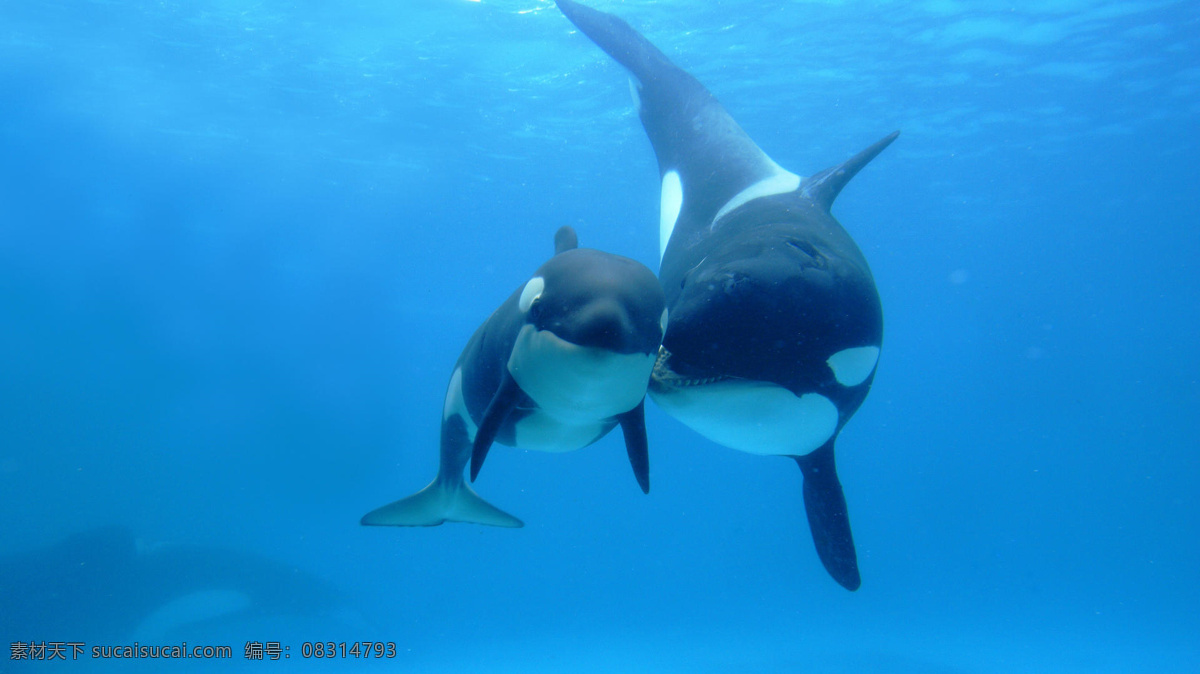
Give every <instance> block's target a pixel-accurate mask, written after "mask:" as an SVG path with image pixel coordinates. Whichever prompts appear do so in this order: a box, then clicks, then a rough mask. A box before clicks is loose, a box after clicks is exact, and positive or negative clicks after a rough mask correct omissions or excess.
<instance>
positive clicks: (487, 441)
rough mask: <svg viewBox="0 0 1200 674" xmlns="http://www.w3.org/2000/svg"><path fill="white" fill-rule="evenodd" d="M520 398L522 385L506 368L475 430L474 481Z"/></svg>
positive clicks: (472, 462) (472, 476)
mask: <svg viewBox="0 0 1200 674" xmlns="http://www.w3.org/2000/svg"><path fill="white" fill-rule="evenodd" d="M520 399H521V387H520V385H518V384H517V380H516V379H513V376H512V373H511V372H509V371H508V368H505V369H504V378H503V379H502V380H501V381H500V388H498V389H496V393H495V395H493V396H492V400H491V402H489V403H488V406H487V409H486V410H485V411H484V412H483V419H481V420H480V422H479V430H478V431H476V432H475V442H474V445H473V446H472V449H471V481H472V482H474V481H475V478H476V477H478V476H479V469H480V468H482V467H483V460H484V459H486V458H487V454H488V450H489V449H491V448H492V443H493V442H495V441H496V433H497V432H499V431H500V426H501V425H503V424H504V420H505V419H507V418H508V415H509V414H510V413H511V412H512V411H513V408H514V407H516V406H517V402H518V401H520Z"/></svg>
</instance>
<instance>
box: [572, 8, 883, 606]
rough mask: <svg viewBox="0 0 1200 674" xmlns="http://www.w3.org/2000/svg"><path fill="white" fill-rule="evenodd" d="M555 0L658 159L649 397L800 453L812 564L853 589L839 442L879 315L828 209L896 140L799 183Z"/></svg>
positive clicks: (863, 383) (727, 120)
mask: <svg viewBox="0 0 1200 674" xmlns="http://www.w3.org/2000/svg"><path fill="white" fill-rule="evenodd" d="M557 4H558V7H559V8H560V9H561V10H562V12H563V14H565V15H566V16H567V18H568V19H570V21H571V22H572V23H574V24H575V25H576V26H577V27H578V28H579V30H580V31H582V32H583V33H584V35H587V36H588V37H589V38H591V39H592V41H593V42H595V43H596V44H597V45H598V46H599V47H600V48H601V49H603V50H604V51H605V52H607V53H608V54H609V55H610V56H611V57H613V58H614V59H615V60H616V61H617V62H619V63H620V64H621V65H623V66H624V67H625V68H626V69H628V70H629V71H630V73H631V74H632V75H633V78H634V80H635V82H634V83H633V88H634V94H635V98H636V103H637V106H638V112H639V115H640V117H641V120H642V125H643V127H644V128H645V130H646V134H647V135H648V136H649V137H650V142H651V144H652V145H653V146H654V152H655V155H656V156H657V158H658V166H659V175H660V177H661V179H662V194H661V204H660V211H659V244H660V251H661V254H662V266H661V269H660V271H659V279H660V281H661V282H662V285H663V288H664V290H665V292H666V297H667V308H668V310H669V312H670V316H671V321H670V324H669V325H668V326H667V332H666V335H665V336H664V338H663V346H662V349H661V352H660V357H659V359H658V363H657V365H656V367H655V370H654V377H653V381H652V382H651V385H650V396H651V397H652V398H653V399H654V401H655V402H656V403H657V404H658V405H659V406H660V407H662V408H663V409H664V410H665V411H666V412H667V413H668V414H670V415H672V416H673V417H675V418H676V419H678V420H680V421H682V422H683V423H684V424H686V425H688V426H689V427H691V428H692V429H694V430H696V431H697V432H699V433H700V434H702V435H704V436H705V437H708V438H710V439H711V440H714V441H716V442H718V443H720V444H723V445H726V446H728V447H732V448H734V449H740V450H742V451H746V452H750V453H753V454H764V455H779V456H790V457H792V458H794V459H795V460H796V463H798V464H799V466H800V469H801V471H802V473H803V476H804V504H805V509H806V511H807V514H808V522H809V528H810V529H811V530H812V536H813V541H814V543H815V545H816V548H817V553H818V556H819V557H820V559H821V562H822V563H823V564H824V566H825V568H826V570H827V571H828V572H829V573H830V575H831V576H833V578H834V579H835V580H836V581H837V582H838V583H840V584H841V585H842V586H843V587H845V588H847V589H849V590H856V589H858V587H859V585H860V584H861V579H860V575H859V571H858V561H857V555H856V553H855V550H854V539H853V537H852V535H851V533H850V519H849V516H848V515H847V512H846V499H845V497H844V496H843V494H842V486H841V483H840V482H839V481H838V477H837V470H836V467H835V465H834V450H833V445H834V441H835V440H836V439H837V435H838V433H839V432H840V431H841V429H842V427H843V426H845V424H846V422H847V421H848V420H849V419H850V417H851V416H852V415H853V414H854V412H855V411H856V410H857V409H858V407H859V405H861V404H862V402H863V399H864V398H866V395H867V391H868V390H869V389H870V387H871V382H872V380H873V378H874V376H875V366H876V363H877V361H878V359H879V349H880V346H881V345H882V342H883V312H882V309H881V306H880V301H879V293H878V291H877V290H876V288H875V281H874V279H873V278H872V276H871V271H870V269H869V268H868V266H867V261H866V259H865V258H864V257H863V255H862V252H861V251H859V249H858V246H856V245H855V244H854V241H853V240H852V239H851V238H850V235H849V234H847V233H846V230H845V229H843V228H842V226H841V225H840V224H839V223H838V222H837V220H836V219H834V217H833V216H832V215H831V214H830V210H829V209H830V206H831V205H832V203H833V200H834V199H835V198H836V197H837V195H838V193H839V192H841V190H842V188H843V187H844V186H845V185H846V183H847V182H848V181H849V180H850V179H851V178H852V177H854V175H855V174H856V173H857V172H858V171H859V170H860V169H861V168H862V167H863V166H865V165H866V164H867V162H869V161H870V160H871V159H873V158H874V157H875V156H876V155H878V154H879V153H880V152H882V151H883V149H884V148H885V147H887V145H888V144H889V143H891V142H892V141H893V140H895V138H896V136H897V135H898V134H897V133H893V134H891V135H889V136H888V137H886V138H884V139H883V140H880V141H879V142H877V143H875V144H874V145H872V146H871V147H869V148H867V149H866V150H864V151H863V152H861V153H859V154H858V155H856V156H855V157H853V158H851V159H850V160H848V161H846V162H845V163H843V164H840V165H838V166H835V167H833V168H829V169H825V170H824V171H821V172H819V173H816V174H815V175H813V176H810V177H808V178H801V177H800V176H799V175H796V174H794V173H791V172H790V171H787V170H786V169H784V168H782V167H781V166H779V165H778V164H776V163H775V162H774V161H772V160H771V158H770V157H768V156H767V155H766V153H764V152H763V151H762V150H761V149H759V147H758V146H757V145H756V144H755V143H754V141H753V140H751V139H750V137H749V136H748V135H747V134H746V132H745V131H743V130H742V128H741V127H740V126H738V124H737V122H735V121H734V119H733V118H732V117H731V116H730V115H729V113H728V112H726V111H725V108H724V107H723V106H722V105H721V104H720V103H719V102H718V101H717V99H716V98H715V97H714V96H713V95H712V94H711V93H709V91H708V90H707V89H706V88H705V87H704V85H702V84H700V82H699V81H697V80H696V79H695V78H694V77H692V76H691V75H689V74H688V73H686V72H684V71H683V70H682V69H680V68H679V67H677V66H676V65H675V64H673V63H671V61H670V60H669V59H668V58H667V57H666V55H665V54H663V53H662V52H661V51H659V50H658V48H656V47H655V46H654V45H653V44H651V43H650V42H649V41H648V40H646V38H644V37H643V36H642V35H640V34H639V33H638V32H637V31H636V30H634V29H633V28H631V27H630V26H629V24H627V23H625V22H624V21H623V20H621V19H620V18H618V17H616V16H613V15H611V14H607V13H604V12H600V11H597V10H594V9H591V8H589V7H584V6H583V5H580V4H577V3H575V2H571V1H570V0H557Z"/></svg>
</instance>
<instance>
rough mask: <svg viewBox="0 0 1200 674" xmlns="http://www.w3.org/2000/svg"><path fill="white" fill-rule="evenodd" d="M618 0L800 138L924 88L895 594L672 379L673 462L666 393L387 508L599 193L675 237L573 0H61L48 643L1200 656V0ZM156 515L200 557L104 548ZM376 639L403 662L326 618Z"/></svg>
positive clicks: (429, 468) (807, 655) (23, 617)
mask: <svg viewBox="0 0 1200 674" xmlns="http://www.w3.org/2000/svg"><path fill="white" fill-rule="evenodd" d="M591 4H592V5H593V6H595V7H597V8H599V9H603V10H605V11H611V12H614V13H617V14H619V15H621V16H622V17H623V18H625V19H626V20H628V21H629V22H630V23H631V24H632V25H634V26H635V27H637V28H638V29H639V30H641V31H643V32H644V33H645V35H646V36H647V37H648V38H649V39H651V40H652V41H654V42H655V43H656V44H657V45H658V46H659V47H660V48H662V49H663V50H664V51H665V52H666V53H667V54H668V55H669V56H670V57H671V58H672V59H674V60H675V61H676V62H677V63H678V64H679V65H681V66H682V67H684V68H686V69H687V70H689V71H690V72H692V73H693V74H694V75H696V76H697V77H698V78H699V79H700V80H701V81H702V82H704V83H705V84H706V85H707V86H708V88H709V89H710V90H711V91H712V92H713V93H714V94H715V95H716V96H717V97H718V98H720V99H721V101H722V102H723V103H724V104H725V106H726V108H727V109H728V110H729V111H730V112H731V113H732V114H733V116H734V117H735V118H737V119H738V121H739V122H740V123H741V124H742V126H743V127H744V128H745V129H746V130H747V132H748V133H749V134H750V135H751V136H752V137H753V138H754V139H755V140H756V141H757V142H758V143H759V145H760V146H761V147H762V148H763V149H764V150H765V151H766V152H767V153H769V154H770V155H771V156H772V157H773V158H774V159H775V160H776V161H777V162H779V163H780V164H781V165H783V166H785V167H788V168H789V169H791V170H793V171H795V172H797V173H800V174H803V175H809V174H812V173H815V172H816V171H818V170H821V169H823V168H826V167H828V166H831V165H834V164H836V163H838V162H841V161H843V160H844V159H846V158H847V157H849V156H850V155H852V154H853V153H855V152H857V151H858V150H860V149H862V148H863V147H865V146H867V145H868V144H870V143H871V142H874V141H875V140H877V139H878V138H880V137H882V136H884V135H885V134H887V133H889V132H890V131H892V130H893V129H901V130H902V135H901V137H900V139H899V140H898V141H897V142H896V143H895V144H894V145H893V146H892V147H891V148H889V149H888V150H887V151H886V152H885V153H884V154H883V155H881V156H880V157H879V158H878V159H876V160H875V161H874V162H873V163H872V164H871V165H870V166H869V167H867V168H866V169H865V170H864V171H863V172H862V173H861V174H860V175H859V176H858V177H857V178H856V179H855V180H854V181H853V182H852V183H851V184H850V186H849V187H848V188H847V189H846V190H845V192H844V193H843V194H842V196H841V197H840V199H839V200H838V202H837V204H836V205H835V207H834V213H835V215H836V216H837V217H838V218H839V219H840V220H841V222H842V223H843V224H844V225H845V226H846V228H847V229H848V230H849V232H850V233H851V234H852V236H854V238H855V240H856V241H857V242H858V244H859V246H860V247H861V248H862V249H863V252H864V253H865V254H866V256H867V258H868V260H869V261H870V263H871V266H872V270H873V272H874V275H875V278H876V282H877V284H878V287H879V290H880V293H881V295H882V297H883V303H884V314H885V341H884V348H883V355H882V360H881V364H880V369H879V372H878V375H877V376H876V379H875V384H874V388H873V389H872V393H871V395H870V396H869V397H868V398H867V401H866V403H865V404H864V405H863V407H862V409H861V410H860V411H859V412H858V413H857V415H856V416H855V418H854V419H853V420H852V421H851V422H850V424H849V425H848V426H847V427H846V429H845V431H844V432H843V433H842V435H841V439H840V440H839V443H838V449H839V453H838V466H839V474H840V477H841V480H842V483H843V485H844V487H845V491H846V495H847V500H848V503H849V508H850V516H851V521H852V524H853V528H854V534H855V540H856V543H857V545H858V550H859V556H860V566H861V569H862V574H863V586H862V589H860V590H859V591H858V592H856V593H853V594H851V593H848V592H846V591H845V590H843V589H841V588H840V587H838V586H837V585H836V584H835V583H833V582H832V581H831V580H830V579H829V578H828V576H827V575H826V574H825V572H824V570H823V569H822V568H821V566H820V563H819V562H818V560H817V558H816V555H815V554H814V553H813V550H812V542H811V540H810V538H809V533H808V527H807V523H806V521H805V518H804V514H803V505H802V502H801V496H800V474H799V471H797V470H796V469H795V467H794V465H792V462H791V461H788V460H785V459H779V458H764V457H756V456H751V455H749V454H742V453H739V452H735V451H733V450H729V449H725V448H722V447H720V446H717V445H715V444H714V443H712V442H710V441H708V440H705V439H703V438H702V437H700V436H699V435H697V434H695V433H693V432H692V431H690V430H688V429H687V428H685V427H684V426H682V425H681V424H679V423H678V422H676V421H674V420H672V419H670V418H669V417H667V416H666V415H665V414H663V413H662V412H661V411H659V410H657V409H655V408H654V407H653V406H648V419H647V422H648V426H649V434H650V450H651V480H652V485H653V488H652V491H651V492H650V494H649V495H648V496H646V495H643V494H641V492H640V491H639V490H638V489H637V486H636V484H635V483H634V481H633V480H632V479H631V476H630V475H629V467H628V463H627V460H626V458H625V451H624V448H623V447H622V443H621V440H620V437H619V434H617V435H611V436H609V437H607V438H605V439H604V440H602V441H600V442H599V443H597V444H596V445H593V446H592V447H589V448H587V449H585V450H582V451H578V452H573V453H568V454H561V455H549V454H540V453H535V452H521V451H516V450H512V449H509V448H502V447H498V448H496V449H495V450H493V453H492V455H490V458H489V461H488V465H487V469H486V471H484V473H483V474H482V475H481V476H480V479H479V481H478V483H477V488H478V489H479V491H480V492H481V493H482V494H483V495H485V497H486V498H488V499H489V500H490V501H491V502H493V503H495V504H497V505H499V506H500V507H502V508H505V509H506V510H508V511H510V512H512V513H514V514H516V515H517V516H519V517H521V518H522V519H524V520H525V522H526V527H525V528H524V529H521V530H515V531H514V530H497V529H492V528H487V527H474V526H469V525H453V524H452V525H446V526H442V527H438V528H432V529H393V528H366V527H361V526H359V524H358V520H359V517H360V516H361V515H362V514H363V513H365V512H367V511H368V510H370V509H372V508H375V507H377V506H379V505H381V504H383V503H385V502H388V501H391V500H394V499H396V498H399V497H401V496H404V495H406V494H408V493H410V492H412V491H414V490H415V489H417V488H419V487H421V486H422V485H424V484H425V483H426V482H427V481H428V479H429V478H430V477H431V476H432V475H433V474H434V472H435V470H436V465H437V449H436V447H437V439H438V424H439V421H440V415H441V405H442V401H443V395H444V392H445V386H446V379H447V377H448V376H449V371H450V368H451V366H452V364H453V362H454V360H455V358H456V357H457V355H458V352H459V350H460V349H461V348H462V345H463V344H464V342H465V340H466V339H467V338H468V337H469V336H470V334H471V332H472V331H473V330H474V328H475V327H476V326H477V325H478V324H479V323H480V322H481V321H482V320H483V319H484V318H486V317H487V315H488V314H489V313H490V312H491V311H492V310H493V309H494V308H495V307H496V306H497V305H498V304H499V303H500V302H501V301H502V300H503V299H504V298H505V297H507V295H508V294H509V293H510V292H511V291H512V290H513V289H514V288H516V287H518V286H519V285H520V284H522V283H523V282H524V281H525V279H526V278H527V277H528V275H529V274H530V273H531V272H532V271H533V270H534V269H536V267H537V266H538V265H539V264H540V263H541V262H542V261H543V260H544V259H545V258H546V257H548V256H549V254H550V253H551V252H552V243H551V237H552V235H553V233H554V231H555V229H557V228H558V227H559V226H561V225H565V224H569V225H572V226H574V227H575V228H576V230H577V231H578V232H579V235H580V239H581V243H582V244H583V245H585V246H590V247H596V248H600V249H603V250H607V251H611V252H615V253H620V254H623V255H627V256H630V257H634V258H636V259H638V260H640V261H642V262H643V263H645V264H647V265H648V266H650V267H651V268H652V269H653V268H656V267H657V254H658V242H657V217H658V199H659V195H658V185H659V182H658V174H657V172H656V171H657V169H656V165H655V162H654V157H653V153H652V152H651V149H650V146H649V143H648V142H647V141H646V139H645V136H644V133H643V131H642V129H641V126H640V124H639V122H638V119H637V116H636V112H635V111H634V108H633V105H632V103H631V101H630V97H629V93H628V86H627V83H626V79H627V78H626V75H625V73H624V72H623V71H622V70H621V68H620V67H619V66H617V65H616V64H615V63H613V62H612V61H611V60H610V59H609V58H608V57H607V56H605V55H604V54H603V53H602V52H601V51H600V50H599V49H597V48H596V47H595V46H594V45H593V44H592V43H591V42H590V41H588V40H587V39H586V38H585V37H583V36H582V35H581V34H579V33H578V32H577V31H575V30H574V28H573V27H572V26H571V25H570V23H569V22H567V20H566V19H565V18H563V17H562V15H561V14H560V13H559V12H558V10H557V9H556V8H555V7H554V5H553V3H552V2H548V1H546V0H492V1H489V0H483V1H481V2H470V1H467V0H408V1H406V2H380V1H378V0H362V1H359V2H346V3H321V2H311V1H307V2H306V1H294V2H275V1H271V0H267V1H262V2H232V1H222V0H201V1H199V2H172V1H164V2H157V3H141V2H122V1H116V0H114V1H107V2H101V1H97V2H83V1H73V2H65V1H61V0H43V1H40V2H22V1H14V2H6V3H3V4H0V354H2V355H0V504H2V505H3V507H2V508H0V570H3V573H4V577H3V578H0V582H7V583H8V586H7V588H6V590H5V592H4V593H0V600H2V601H3V602H4V603H5V605H2V606H0V615H4V616H6V618H5V619H4V620H5V621H4V623H3V625H4V632H3V633H2V634H0V638H2V640H3V642H4V643H9V644H12V643H15V642H22V641H24V642H30V641H33V642H41V641H48V642H85V643H87V645H88V647H89V648H90V647H91V646H93V645H101V644H104V645H111V644H117V645H120V644H127V643H128V644H132V643H133V642H134V641H135V640H136V639H139V638H145V639H152V640H157V641H156V643H157V642H158V641H162V642H171V643H174V642H178V641H188V642H189V643H191V644H205V645H228V646H231V647H232V651H233V655H234V658H233V660H234V662H235V663H236V664H239V665H242V666H244V667H258V668H260V669H262V668H277V669H285V668H286V669H295V668H302V669H311V670H313V671H325V670H327V669H329V668H337V667H346V668H350V667H353V668H357V669H368V670H372V671H376V670H384V669H387V670H395V671H414V672H443V671H480V672H508V671H522V672H524V671H545V672H592V671H605V672H609V671H622V672H734V671H736V672H780V671H808V672H851V671H855V672H857V671H877V672H1014V671H1028V672H1129V671H1163V672H1170V671H1178V672H1189V671H1196V670H1197V669H1200V646H1198V645H1197V643H1196V640H1195V634H1196V633H1197V631H1198V628H1200V614H1198V613H1197V610H1196V606H1197V605H1198V604H1200V581H1198V580H1197V576H1196V573H1195V571H1196V569H1197V568H1200V536H1198V535H1197V534H1198V533H1200V502H1198V501H1197V487H1198V486H1200V455H1198V453H1197V448H1198V447H1200V425H1198V423H1197V416H1196V412H1195V410H1196V409H1197V406H1198V404H1200V386H1198V383H1197V380H1198V377H1200V356H1198V355H1197V350H1196V348H1195V343H1196V340H1195V335H1196V334H1197V331H1198V328H1200V310H1198V308H1197V307H1198V304H1197V302H1196V297H1197V294H1198V291H1200V267H1198V265H1197V260H1200V236H1197V233H1196V228H1197V225H1198V224H1200V189H1197V184H1200V163H1198V161H1197V159H1196V157H1197V154H1198V150H1200V124H1198V120H1200V9H1198V7H1197V5H1196V4H1195V3H1193V2H1186V1H1174V2H1172V1H1166V0H1163V1H1159V0H1145V1H1143V0H1133V1H1128V0H1121V1H1119V2H1118V1H1115V0H1054V1H1051V2H1002V3H1001V2H990V1H986V0H985V1H982V2H959V1H956V0H929V1H926V2H905V3H899V2H880V1H876V2H861V1H856V0H845V1H842V2H839V1H834V0H830V1H815V2H782V1H774V2H748V1H745V0H742V1H725V2H705V1H701V0H660V1H658V2H647V1H644V0H624V1H616V0H594V1H593V2H592V3H591ZM129 545H132V546H134V548H135V549H136V551H137V555H139V559H154V560H156V562H155V564H154V565H151V566H147V565H145V564H143V565H138V566H131V565H129V564H123V563H117V562H112V564H110V565H106V563H104V560H110V561H111V560H123V559H125V558H124V557H122V556H121V555H120V554H118V553H117V552H116V550H123V549H125V547H127V546H129ZM78 560H84V561H83V562H80V561H78ZM96 560H100V561H99V562H98V561H96ZM81 567H82V568H81ZM231 588H233V589H236V593H234V592H233V590H232V589H231ZM180 592H183V593H184V594H182V595H180V594H179V593H180ZM181 596H182V598H180V597H181ZM47 598H53V599H54V601H47ZM354 640H371V641H383V642H394V643H395V645H396V655H395V657H394V658H386V659H384V658H380V659H371V660H369V661H368V662H362V661H358V660H354V659H353V658H345V659H343V658H340V657H339V658H334V659H327V660H315V659H312V658H305V657H303V655H302V653H301V651H302V650H303V648H304V647H303V644H304V643H306V642H325V641H335V642H341V641H348V642H349V641H354ZM248 641H257V642H279V643H281V644H282V645H284V646H287V647H289V649H290V655H291V657H290V659H289V662H288V663H287V664H282V663H275V664H267V663H259V662H249V661H246V660H245V659H244V657H243V654H244V653H243V647H244V645H245V643H246V642H248ZM44 664H45V663H36V662H25V661H17V660H10V659H9V658H8V657H7V656H5V657H3V658H0V671H33V670H35V669H39V668H41V667H42V666H44ZM142 664H146V663H142ZM206 664H209V663H202V662H197V661H190V662H178V661H176V662H171V661H166V660H157V661H155V662H153V663H150V664H148V665H147V666H151V667H155V668H160V669H172V670H173V669H185V670H186V669H200V668H204V666H205V665H206ZM85 665H90V666H91V667H99V668H105V667H107V666H110V665H113V663H112V662H107V661H99V660H89V659H87V658H86V657H85V658H84V660H83V661H81V662H77V663H76V664H75V665H74V666H78V667H84V666H85ZM65 666H66V665H64V667H65Z"/></svg>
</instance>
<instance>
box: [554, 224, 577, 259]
mask: <svg viewBox="0 0 1200 674" xmlns="http://www.w3.org/2000/svg"><path fill="white" fill-rule="evenodd" d="M578 247H579V236H578V235H577V234H575V228H574V227H572V226H570V225H563V226H562V227H559V228H558V231H557V232H555V233H554V254H555V255H558V254H559V253H561V252H563V251H564V250H574V249H575V248H578Z"/></svg>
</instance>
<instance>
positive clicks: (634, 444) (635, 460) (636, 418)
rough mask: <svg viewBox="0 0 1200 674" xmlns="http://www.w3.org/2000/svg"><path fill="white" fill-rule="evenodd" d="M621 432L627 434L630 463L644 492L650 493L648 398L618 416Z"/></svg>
mask: <svg viewBox="0 0 1200 674" xmlns="http://www.w3.org/2000/svg"><path fill="white" fill-rule="evenodd" d="M617 421H618V422H620V424H621V433H623V434H624V435H625V451H626V452H628V453H629V465H631V466H633V476H634V477H635V478H637V483H638V486H639V487H641V488H642V493H643V494H649V493H650V450H649V442H648V441H647V440H646V399H645V398H642V400H641V402H639V403H638V404H637V407H635V408H633V409H631V410H629V411H628V412H624V413H622V414H620V415H618V416H617Z"/></svg>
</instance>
